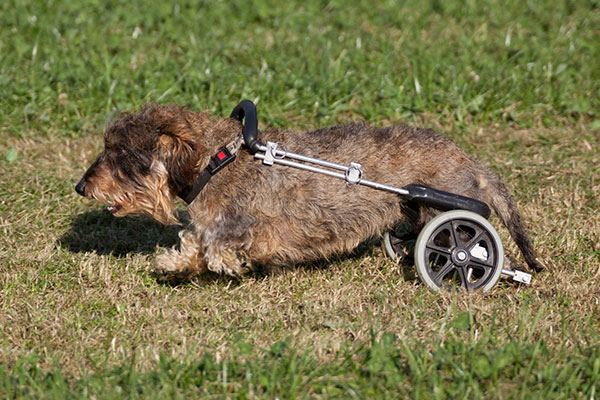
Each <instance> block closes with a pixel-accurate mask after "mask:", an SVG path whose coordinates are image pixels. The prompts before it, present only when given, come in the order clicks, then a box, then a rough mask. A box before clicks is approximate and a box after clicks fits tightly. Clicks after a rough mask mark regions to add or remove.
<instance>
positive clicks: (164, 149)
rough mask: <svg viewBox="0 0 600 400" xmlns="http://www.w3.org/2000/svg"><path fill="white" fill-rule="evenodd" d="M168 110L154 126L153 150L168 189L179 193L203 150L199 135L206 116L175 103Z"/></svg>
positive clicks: (196, 165) (202, 130)
mask: <svg viewBox="0 0 600 400" xmlns="http://www.w3.org/2000/svg"><path fill="white" fill-rule="evenodd" d="M169 111H170V112H169V113H168V115H165V117H166V118H161V121H160V124H159V125H158V126H157V130H158V133H159V137H158V141H157V150H158V151H157V153H158V155H159V158H160V160H161V161H162V162H163V163H164V165H165V168H166V169H167V172H168V175H169V183H170V185H171V187H172V189H173V190H174V192H175V193H179V192H180V191H181V190H183V188H185V187H186V186H189V185H191V184H192V183H193V182H194V179H195V177H196V173H197V168H198V163H199V161H200V160H202V158H203V157H204V155H205V154H206V152H207V149H206V146H205V145H204V144H203V141H202V138H203V132H204V130H205V129H207V126H208V122H209V117H208V116H206V115H203V114H197V113H194V112H191V111H186V110H183V109H181V108H175V107H173V108H171V107H170V108H169Z"/></svg>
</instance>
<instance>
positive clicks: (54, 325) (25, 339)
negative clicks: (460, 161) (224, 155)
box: [0, 0, 600, 399]
mask: <svg viewBox="0 0 600 400" xmlns="http://www.w3.org/2000/svg"><path fill="white" fill-rule="evenodd" d="M246 3H247V2H242V1H231V2H208V1H206V2H204V1H196V2H192V1H179V2H138V1H129V2H116V1H86V2H83V1H82V2H61V1H56V0H54V1H53V0H47V1H41V0H40V1H33V0H27V1H13V0H8V1H4V2H0V24H1V25H0V26H2V28H1V29H0V54H2V56H1V57H0V88H2V90H0V397H2V398H5V397H7V398H98V399H101V398H122V397H130V398H140V397H147V398H165V397H166V398H189V397H201V396H209V395H210V396H213V397H222V398H229V397H231V398H275V397H279V398H294V397H302V398H306V397H310V398H329V397H339V398H351V397H358V398H371V397H376V398H393V397H399V398H405V397H411V398H482V397H485V398H515V397H519V398H544V399H546V398H595V397H597V396H598V395H597V392H598V390H599V389H600V340H599V337H600V331H599V330H600V312H599V311H598V310H599V308H598V298H600V290H599V289H598V288H599V287H600V274H599V273H598V271H600V236H599V235H600V234H599V232H600V214H599V213H598V210H599V209H600V152H599V151H598V149H599V148H600V114H599V113H598V110H599V109H600V68H598V66H599V65H600V35H599V31H598V26H600V3H599V2H598V1H592V0H590V1H554V2H541V1H506V2H501V3H500V2H492V1H466V2H460V1H456V2H449V1H435V0H432V1H429V2H421V1H406V2H394V1H371V2H360V1H348V0H347V1H335V0H334V1H327V2H325V1H298V2H296V1H288V2H273V1H266V0H262V1H261V0H259V1H256V2H254V4H252V6H251V7H250V6H248V5H247V4H246ZM244 98H249V99H251V100H253V101H255V102H256V103H257V106H258V112H259V119H260V122H261V127H267V126H269V127H272V126H275V127H282V128H313V127H319V126H325V125H330V124H334V123H339V122H348V121H352V120H359V119H365V120H368V121H369V122H371V123H373V124H377V125H389V124H392V123H399V122H409V123H412V124H419V125H423V126H430V127H434V128H436V129H437V130H439V131H441V132H443V133H445V134H447V135H448V136H450V137H452V138H453V139H454V140H455V141H456V142H458V143H459V144H460V145H461V146H462V147H463V148H465V149H466V150H467V151H468V152H469V153H471V154H473V155H474V156H475V157H476V158H478V159H480V160H481V161H483V162H484V163H485V164H487V165H489V166H491V167H492V168H493V169H495V170H496V171H498V172H499V173H500V174H501V175H502V176H503V177H504V179H505V181H506V182H507V184H508V186H509V187H510V188H511V190H512V191H513V193H514V195H515V198H516V200H517V202H518V203H519V205H520V206H521V209H522V211H523V214H524V216H525V220H526V222H527V225H528V227H529V228H530V231H531V232H532V236H533V238H534V241H535V247H536V249H537V251H538V253H539V255H540V257H541V259H542V260H543V261H544V263H545V264H546V265H547V266H548V271H546V272H544V273H541V274H538V275H535V276H534V279H533V283H532V285H530V286H527V287H524V286H515V285H512V284H510V283H508V282H506V281H501V282H500V283H499V284H498V285H497V287H495V288H494V289H493V291H492V292H491V293H490V294H487V295H482V294H480V293H470V294H465V293H454V294H447V293H446V294H441V295H440V294H437V293H433V292H431V291H429V290H428V289H427V288H426V287H424V285H422V284H420V283H419V282H418V280H417V279H416V277H415V273H414V269H413V268H412V266H407V265H396V264H394V263H392V262H391V261H390V260H388V259H386V258H385V257H384V256H383V254H382V251H381V249H380V248H379V247H378V246H376V245H375V246H370V247H369V246H366V247H364V248H362V249H361V251H359V252H357V253H356V254H354V256H353V257H349V258H348V257H343V256H340V257H337V258H334V259H332V260H329V261H327V262H318V263H314V264H311V265H306V266H301V267H299V268H296V269H291V270H289V271H285V272H283V273H281V274H278V275H265V274H261V273H260V272H259V273H255V274H251V275H249V276H245V277H243V278H240V279H230V278H226V277H219V276H215V275H206V276H203V277H200V278H198V279H195V280H194V281H192V282H190V283H188V284H185V285H180V286H174V287H171V286H167V285H161V284H159V283H157V282H156V281H154V280H153V279H152V277H151V276H150V275H149V273H148V270H149V269H150V268H151V266H152V262H153V259H154V256H155V254H156V253H157V252H158V251H160V249H161V248H164V247H168V246H171V245H173V244H174V243H176V242H177V231H178V228H177V227H163V226H161V225H159V224H157V223H155V222H152V221H149V220H148V219H145V218H141V217H128V218H124V219H116V218H113V217H112V216H110V215H109V214H108V213H106V212H105V211H103V210H102V209H101V206H100V205H98V204H95V203H91V202H85V201H83V200H82V199H80V198H79V197H78V196H76V195H75V193H74V190H73V187H74V185H75V183H76V182H77V181H78V180H79V178H80V177H81V175H82V174H83V172H84V171H85V168H86V167H87V166H88V165H89V164H90V162H91V161H92V160H93V158H94V156H95V154H96V153H97V152H98V151H99V150H100V149H101V146H102V143H101V132H102V130H103V127H104V125H105V124H106V122H107V121H108V120H110V119H111V118H112V116H113V115H114V114H115V113H117V112H118V111H122V110H127V109H131V108H136V107H139V106H141V105H142V104H143V103H145V102H148V101H154V102H160V103H177V104H181V105H184V106H186V107H190V108H192V109H196V110H209V111H211V112H212V113H214V114H216V115H228V114H229V112H230V111H231V109H232V108H233V107H234V106H235V105H236V104H237V103H238V102H239V100H241V99H244ZM356 161H359V160H356ZM492 223H493V225H494V226H496V227H499V222H498V220H497V219H492ZM500 235H501V237H502V238H503V243H504V245H505V248H506V253H507V254H508V255H510V256H512V257H514V258H517V259H518V251H517V249H516V247H515V246H514V244H513V243H512V242H511V241H510V239H509V238H508V235H507V233H506V231H505V230H500ZM521 264H522V262H521Z"/></svg>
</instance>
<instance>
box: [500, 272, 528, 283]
mask: <svg viewBox="0 0 600 400" xmlns="http://www.w3.org/2000/svg"><path fill="white" fill-rule="evenodd" d="M502 275H506V276H510V277H511V278H512V280H513V282H520V283H524V284H525V285H529V284H530V283H531V274H528V273H527V272H523V271H519V270H514V271H513V270H510V269H503V270H502Z"/></svg>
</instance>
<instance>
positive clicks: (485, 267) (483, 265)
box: [469, 258, 494, 273]
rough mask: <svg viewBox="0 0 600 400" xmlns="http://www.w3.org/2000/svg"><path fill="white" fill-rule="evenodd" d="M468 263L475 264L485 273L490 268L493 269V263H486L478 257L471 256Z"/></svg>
mask: <svg viewBox="0 0 600 400" xmlns="http://www.w3.org/2000/svg"><path fill="white" fill-rule="evenodd" d="M469 265H476V266H478V267H479V268H482V269H483V270H484V271H485V272H486V273H487V272H488V271H490V270H492V269H494V265H493V264H487V263H484V262H482V261H481V260H479V259H478V258H471V260H470V261H469Z"/></svg>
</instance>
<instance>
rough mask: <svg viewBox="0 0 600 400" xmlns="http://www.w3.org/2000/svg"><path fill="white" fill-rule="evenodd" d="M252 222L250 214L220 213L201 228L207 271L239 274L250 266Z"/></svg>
mask: <svg viewBox="0 0 600 400" xmlns="http://www.w3.org/2000/svg"><path fill="white" fill-rule="evenodd" d="M254 222H255V218H253V217H251V216H249V215H244V216H240V215H225V216H223V215H221V216H219V217H218V218H217V219H216V220H215V222H214V224H212V225H211V226H210V227H208V228H207V229H206V230H205V231H204V235H203V241H202V244H203V245H204V248H203V253H204V259H205V260H206V264H207V268H208V269H209V270H210V271H213V272H216V273H218V274H227V275H231V276H239V275H242V274H244V273H246V272H248V271H250V270H251V269H252V264H251V262H250V257H249V255H248V251H249V249H250V247H251V245H252V226H253V225H254Z"/></svg>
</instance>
